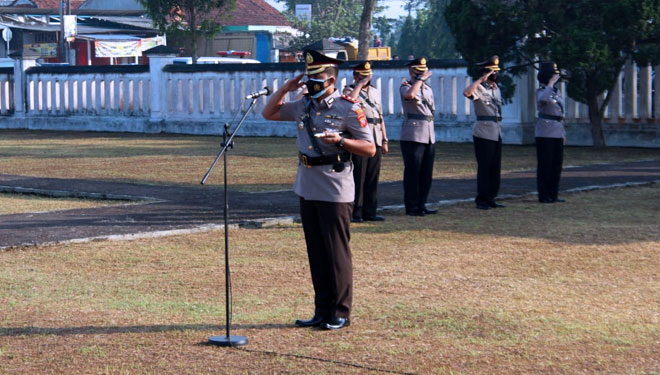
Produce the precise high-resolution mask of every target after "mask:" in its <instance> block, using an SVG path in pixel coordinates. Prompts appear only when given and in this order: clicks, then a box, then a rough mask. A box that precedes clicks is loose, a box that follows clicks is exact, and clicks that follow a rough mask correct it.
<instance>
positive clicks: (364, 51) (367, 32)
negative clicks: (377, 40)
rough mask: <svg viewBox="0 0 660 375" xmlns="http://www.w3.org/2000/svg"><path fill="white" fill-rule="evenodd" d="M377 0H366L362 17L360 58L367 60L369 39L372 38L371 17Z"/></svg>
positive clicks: (359, 44)
mask: <svg viewBox="0 0 660 375" xmlns="http://www.w3.org/2000/svg"><path fill="white" fill-rule="evenodd" d="M375 5H376V0H364V7H363V8H362V17H360V33H359V36H358V46H359V49H358V60H366V59H367V57H368V54H369V40H370V39H371V18H372V17H373V14H374V6H375Z"/></svg>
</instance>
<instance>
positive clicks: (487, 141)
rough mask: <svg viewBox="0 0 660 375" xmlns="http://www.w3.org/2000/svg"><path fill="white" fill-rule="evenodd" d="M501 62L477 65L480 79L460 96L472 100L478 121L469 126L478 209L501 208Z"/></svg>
mask: <svg viewBox="0 0 660 375" xmlns="http://www.w3.org/2000/svg"><path fill="white" fill-rule="evenodd" d="M499 63H500V59H499V58H498V57H497V56H493V57H491V58H490V59H488V60H486V61H483V62H480V63H478V64H477V66H478V67H480V68H481V74H482V76H481V77H480V78H479V79H477V80H475V81H474V82H473V83H472V84H471V85H470V86H468V87H467V88H466V89H465V91H463V95H465V97H467V98H468V99H471V100H472V103H473V104H474V113H475V114H476V115H477V121H476V122H475V123H474V125H473V126H472V137H473V139H474V153H475V156H476V158H477V197H476V198H475V203H476V204H477V208H478V209H482V210H487V209H490V208H496V207H504V205H502V204H499V203H497V202H495V197H497V193H498V192H499V190H500V170H501V167H502V94H501V92H500V88H499V87H498V86H497V72H499V71H500V67H499Z"/></svg>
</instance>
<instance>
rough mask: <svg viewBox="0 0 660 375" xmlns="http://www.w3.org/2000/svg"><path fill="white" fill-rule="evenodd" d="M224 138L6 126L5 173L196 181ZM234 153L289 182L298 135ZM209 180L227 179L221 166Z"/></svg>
mask: <svg viewBox="0 0 660 375" xmlns="http://www.w3.org/2000/svg"><path fill="white" fill-rule="evenodd" d="M220 142H221V139H220V138H219V137H201V136H177V135H154V134H146V135H145V134H130V133H84V132H43V131H8V130H1V131H0V156H1V157H0V173H5V174H15V175H23V176H41V177H55V178H90V179H100V180H115V181H127V182H142V183H157V184H183V185H197V184H199V182H200V180H201V179H202V177H203V176H204V173H206V171H207V169H208V168H209V166H210V165H211V163H212V162H213V160H214V159H215V156H216V155H217V153H218V151H219V148H220ZM235 145H236V147H235V149H234V150H231V151H230V156H229V166H230V167H229V183H230V184H231V185H232V188H234V189H241V190H245V191H263V190H281V189H290V188H291V186H292V184H293V181H294V178H295V173H296V166H297V153H296V152H297V151H296V148H295V139H291V138H253V137H238V138H237V139H236V142H235ZM535 152H536V151H535V148H534V146H533V145H527V146H515V145H505V146H504V147H503V155H502V170H503V171H512V170H521V169H534V168H536V153H535ZM564 159H565V162H564V165H586V164H594V163H606V162H613V161H629V160H645V159H660V149H641V148H616V147H614V148H606V149H604V150H595V149H593V148H590V147H567V148H566V150H565V158H564ZM475 174H476V162H475V158H474V150H473V146H472V144H471V143H438V144H437V145H436V162H435V169H434V172H433V175H434V177H435V178H443V177H459V176H462V177H464V176H473V175H475ZM402 178H403V160H402V158H401V151H400V149H399V145H398V142H392V144H391V150H390V153H389V154H388V155H385V157H384V158H383V166H382V169H381V179H380V180H381V181H400V180H402ZM208 184H209V185H220V184H222V174H221V168H219V170H217V171H216V172H215V174H214V175H212V177H211V179H209V181H208Z"/></svg>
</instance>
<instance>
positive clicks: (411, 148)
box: [399, 57, 438, 216]
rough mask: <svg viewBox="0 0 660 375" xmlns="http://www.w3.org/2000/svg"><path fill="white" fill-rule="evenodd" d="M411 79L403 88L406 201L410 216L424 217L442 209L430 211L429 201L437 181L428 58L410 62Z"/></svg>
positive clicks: (433, 104)
mask: <svg viewBox="0 0 660 375" xmlns="http://www.w3.org/2000/svg"><path fill="white" fill-rule="evenodd" d="M408 72H409V74H410V79H409V80H407V81H403V83H401V87H400V88H399V93H400V94H401V104H402V105H403V113H404V120H403V125H402V126H401V138H400V139H401V154H402V155H403V165H404V170H403V202H404V204H405V206H406V215H410V216H424V215H428V214H434V213H437V212H438V210H431V209H428V208H426V200H427V199H428V196H429V192H430V191H431V183H432V182H433V162H434V159H435V145H434V144H435V128H434V122H433V113H434V112H435V102H434V98H433V89H431V86H429V84H428V83H426V80H427V79H429V77H431V71H430V70H429V69H428V67H427V66H426V58H425V57H421V58H419V59H414V60H412V61H410V63H408Z"/></svg>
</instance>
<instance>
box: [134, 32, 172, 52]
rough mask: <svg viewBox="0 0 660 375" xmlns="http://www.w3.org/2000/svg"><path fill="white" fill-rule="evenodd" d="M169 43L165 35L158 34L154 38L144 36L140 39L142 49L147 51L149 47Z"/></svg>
mask: <svg viewBox="0 0 660 375" xmlns="http://www.w3.org/2000/svg"><path fill="white" fill-rule="evenodd" d="M166 45H167V40H166V39H165V35H163V36H160V35H159V36H156V37H153V38H144V39H140V51H146V50H148V49H149V48H154V47H157V46H166Z"/></svg>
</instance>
